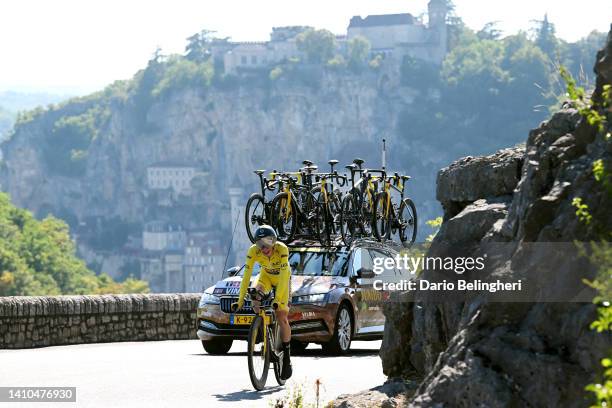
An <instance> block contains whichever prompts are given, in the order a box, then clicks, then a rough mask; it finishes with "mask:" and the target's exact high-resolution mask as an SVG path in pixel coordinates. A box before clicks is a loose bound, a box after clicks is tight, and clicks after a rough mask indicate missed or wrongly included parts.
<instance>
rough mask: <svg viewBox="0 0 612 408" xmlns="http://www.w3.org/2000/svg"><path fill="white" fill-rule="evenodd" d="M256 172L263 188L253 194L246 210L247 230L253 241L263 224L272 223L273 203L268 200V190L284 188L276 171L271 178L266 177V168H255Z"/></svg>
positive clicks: (245, 222)
mask: <svg viewBox="0 0 612 408" xmlns="http://www.w3.org/2000/svg"><path fill="white" fill-rule="evenodd" d="M254 173H255V174H257V176H259V185H260V189H261V190H260V193H253V194H251V196H250V197H249V200H248V201H247V204H246V209H245V211H244V224H245V226H246V232H247V235H248V237H249V239H250V240H251V242H253V243H255V238H254V234H255V230H257V228H259V226H261V225H264V224H270V223H271V218H270V217H271V212H272V205H271V202H270V201H266V191H274V190H276V189H277V188H278V189H279V191H280V190H281V189H282V185H281V183H279V181H278V180H277V179H276V174H277V173H276V171H273V172H272V173H270V177H271V180H268V179H267V178H266V177H264V175H263V174H264V173H265V170H255V171H254Z"/></svg>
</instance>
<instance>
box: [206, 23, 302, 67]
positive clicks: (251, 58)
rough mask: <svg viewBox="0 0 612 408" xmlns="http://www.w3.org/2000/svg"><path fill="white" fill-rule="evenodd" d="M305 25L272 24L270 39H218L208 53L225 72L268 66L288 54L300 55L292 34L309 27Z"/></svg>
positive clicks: (291, 56) (294, 56)
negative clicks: (278, 25) (219, 61)
mask: <svg viewBox="0 0 612 408" xmlns="http://www.w3.org/2000/svg"><path fill="white" fill-rule="evenodd" d="M311 28H312V27H307V26H287V27H274V28H272V33H271V34H270V41H262V42H232V41H226V40H221V41H217V42H215V43H214V44H213V46H212V54H213V56H214V57H215V58H216V59H217V60H222V61H223V65H224V67H225V72H227V73H229V74H236V73H239V72H244V71H245V70H253V69H261V68H268V67H269V66H270V65H273V64H278V63H280V62H282V61H286V60H288V59H290V58H299V57H302V53H301V52H300V51H299V50H298V48H297V45H296V42H295V38H296V37H297V35H298V34H300V33H301V32H303V31H305V30H308V29H311Z"/></svg>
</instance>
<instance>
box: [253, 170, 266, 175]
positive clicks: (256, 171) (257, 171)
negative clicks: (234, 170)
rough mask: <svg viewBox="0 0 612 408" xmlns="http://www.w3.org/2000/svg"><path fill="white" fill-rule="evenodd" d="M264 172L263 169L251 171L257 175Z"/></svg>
mask: <svg viewBox="0 0 612 408" xmlns="http://www.w3.org/2000/svg"><path fill="white" fill-rule="evenodd" d="M265 172H266V171H265V170H255V171H253V173H255V174H257V175H258V176H261V175H262V174H264V173H265Z"/></svg>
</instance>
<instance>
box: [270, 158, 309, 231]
mask: <svg viewBox="0 0 612 408" xmlns="http://www.w3.org/2000/svg"><path fill="white" fill-rule="evenodd" d="M316 169H317V167H316V166H312V165H309V166H306V167H304V168H302V169H300V171H299V172H296V173H283V174H281V175H280V176H279V177H280V180H282V181H281V182H282V184H283V191H282V192H280V193H278V194H277V195H276V196H275V197H274V199H273V200H272V201H271V203H270V206H271V217H270V218H271V220H272V224H271V225H272V226H273V227H274V228H275V229H276V232H277V234H278V239H279V240H281V241H282V242H285V243H289V242H291V241H293V240H294V239H295V237H296V236H297V235H303V236H313V235H316V231H317V228H316V222H317V219H318V216H319V214H318V206H317V203H316V200H315V198H314V195H313V194H312V192H311V190H312V175H313V174H314V172H315V171H316Z"/></svg>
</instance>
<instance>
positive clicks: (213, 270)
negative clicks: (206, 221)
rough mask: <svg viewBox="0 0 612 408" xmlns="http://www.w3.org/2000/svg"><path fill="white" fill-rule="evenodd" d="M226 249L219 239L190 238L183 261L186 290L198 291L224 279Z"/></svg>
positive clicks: (189, 291) (190, 291)
mask: <svg viewBox="0 0 612 408" xmlns="http://www.w3.org/2000/svg"><path fill="white" fill-rule="evenodd" d="M224 262H225V251H223V250H222V248H221V246H220V245H219V244H218V241H211V240H209V239H203V238H200V237H195V238H190V239H189V242H188V244H187V247H186V248H185V259H184V261H183V275H184V279H183V281H184V291H185V292H188V293H198V292H202V291H204V290H205V289H206V288H208V287H209V286H212V285H214V284H215V283H216V282H217V281H219V280H221V279H223V272H224V270H223V264H224Z"/></svg>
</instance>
